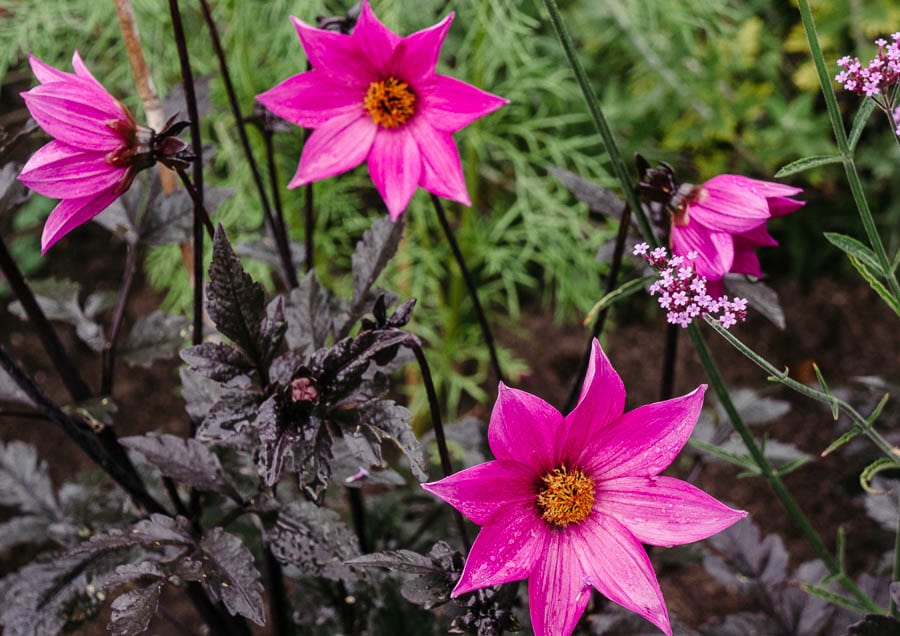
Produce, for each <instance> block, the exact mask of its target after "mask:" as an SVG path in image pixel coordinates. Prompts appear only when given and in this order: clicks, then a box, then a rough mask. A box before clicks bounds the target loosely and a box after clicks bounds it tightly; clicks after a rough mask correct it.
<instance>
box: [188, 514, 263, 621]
mask: <svg viewBox="0 0 900 636" xmlns="http://www.w3.org/2000/svg"><path fill="white" fill-rule="evenodd" d="M200 549H201V550H202V551H203V558H202V567H203V574H205V575H206V576H205V577H203V579H202V582H203V585H204V587H205V588H206V589H207V590H209V592H210V593H211V595H212V596H213V597H214V598H216V599H217V600H221V601H222V603H224V604H225V607H226V608H228V611H229V612H231V614H232V615H237V614H239V615H241V616H244V617H246V618H249V619H250V620H251V621H253V622H254V623H256V624H257V625H265V623H266V615H265V610H264V608H263V599H262V593H263V587H262V584H261V583H260V582H259V571H258V570H257V569H256V564H255V563H254V561H253V555H252V554H251V553H250V550H248V549H247V546H245V545H244V544H243V542H241V540H240V539H238V538H237V537H236V536H234V535H232V534H228V533H227V532H225V531H224V530H222V528H213V529H212V530H210V531H209V532H208V533H207V534H206V535H204V536H203V539H202V540H201V541H200Z"/></svg>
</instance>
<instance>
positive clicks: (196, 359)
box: [180, 342, 253, 387]
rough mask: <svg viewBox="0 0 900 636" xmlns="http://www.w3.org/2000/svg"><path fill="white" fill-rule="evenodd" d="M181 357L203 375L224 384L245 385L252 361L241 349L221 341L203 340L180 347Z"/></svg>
mask: <svg viewBox="0 0 900 636" xmlns="http://www.w3.org/2000/svg"><path fill="white" fill-rule="evenodd" d="M180 355H181V359H182V360H184V361H185V362H186V363H187V364H188V366H190V367H191V369H193V370H194V371H196V372H197V373H199V374H200V375H202V376H203V377H206V378H209V379H210V380H215V381H216V382H220V383H222V384H224V385H226V386H232V387H247V386H249V385H250V376H249V374H250V372H251V371H253V363H252V362H251V361H250V360H248V359H247V356H245V355H244V353H243V352H242V351H239V350H238V349H235V348H234V347H232V346H231V345H228V344H224V343H221V342H204V343H202V344H198V345H194V346H193V347H188V348H187V349H182V351H181V354H180Z"/></svg>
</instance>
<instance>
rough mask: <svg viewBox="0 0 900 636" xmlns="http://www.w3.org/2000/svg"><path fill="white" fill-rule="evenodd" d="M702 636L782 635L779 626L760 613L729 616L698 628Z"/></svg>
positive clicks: (769, 617)
mask: <svg viewBox="0 0 900 636" xmlns="http://www.w3.org/2000/svg"><path fill="white" fill-rule="evenodd" d="M700 633H701V634H703V635H704V636H748V634H759V635H760V636H762V635H763V634H783V633H784V631H783V629H782V627H781V625H779V624H778V621H776V620H775V619H774V618H772V617H771V616H767V615H765V614H763V613H762V612H740V613H738V614H730V615H728V616H726V617H725V618H724V619H722V620H720V621H715V622H711V623H705V624H703V625H701V626H700Z"/></svg>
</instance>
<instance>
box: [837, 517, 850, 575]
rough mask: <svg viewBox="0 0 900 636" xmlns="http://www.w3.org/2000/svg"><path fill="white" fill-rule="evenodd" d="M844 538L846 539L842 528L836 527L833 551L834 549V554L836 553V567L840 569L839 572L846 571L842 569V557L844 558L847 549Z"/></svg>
mask: <svg viewBox="0 0 900 636" xmlns="http://www.w3.org/2000/svg"><path fill="white" fill-rule="evenodd" d="M846 538H847V537H846V534H845V532H844V526H838V529H837V545H836V548H835V549H836V553H837V561H838V567H839V568H840V570H841V572H845V571H846V569H845V568H844V557H845V556H846V553H845V550H846V547H847V542H846Z"/></svg>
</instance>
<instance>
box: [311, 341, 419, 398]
mask: <svg viewBox="0 0 900 636" xmlns="http://www.w3.org/2000/svg"><path fill="white" fill-rule="evenodd" d="M410 337H412V336H411V335H410V334H409V333H407V332H405V331H401V330H399V329H396V330H395V329H390V330H384V331H363V332H362V333H360V334H359V335H358V336H357V337H356V338H344V339H343V340H339V341H338V342H336V343H335V344H334V346H332V347H331V348H329V349H320V350H319V351H317V352H316V353H315V355H314V356H313V358H312V359H311V361H310V368H311V369H312V371H313V374H314V376H315V377H317V378H318V381H319V385H320V386H322V387H325V390H326V391H327V393H328V397H327V401H328V402H329V403H330V404H332V405H337V404H339V403H340V402H341V400H344V399H351V400H352V399H353V398H352V394H353V391H354V390H355V389H356V388H357V387H358V386H359V384H360V381H361V379H362V377H363V375H364V374H365V372H366V370H367V369H368V368H369V365H370V364H371V362H372V361H373V360H374V361H377V363H378V364H384V363H385V362H384V361H383V360H377V357H378V356H379V354H381V353H383V352H386V351H390V350H394V351H396V348H397V347H399V346H400V345H402V344H403V343H405V342H407V341H408V339H409V338H410Z"/></svg>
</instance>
